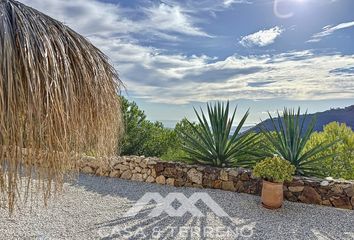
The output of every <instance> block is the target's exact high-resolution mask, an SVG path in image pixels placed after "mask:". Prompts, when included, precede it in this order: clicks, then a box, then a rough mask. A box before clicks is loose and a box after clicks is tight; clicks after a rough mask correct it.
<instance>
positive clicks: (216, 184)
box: [213, 180, 222, 189]
mask: <svg viewBox="0 0 354 240" xmlns="http://www.w3.org/2000/svg"><path fill="white" fill-rule="evenodd" d="M221 183H222V181H221V180H214V181H213V188H216V189H220V188H221Z"/></svg>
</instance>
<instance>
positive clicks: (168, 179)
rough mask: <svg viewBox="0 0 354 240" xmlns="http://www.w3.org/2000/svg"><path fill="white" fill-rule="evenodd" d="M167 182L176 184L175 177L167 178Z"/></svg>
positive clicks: (172, 184)
mask: <svg viewBox="0 0 354 240" xmlns="http://www.w3.org/2000/svg"><path fill="white" fill-rule="evenodd" d="M166 184H167V185H170V186H174V185H175V179H174V178H167V180H166Z"/></svg>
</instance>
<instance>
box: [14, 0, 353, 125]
mask: <svg viewBox="0 0 354 240" xmlns="http://www.w3.org/2000/svg"><path fill="white" fill-rule="evenodd" d="M20 2H22V3H24V4H26V5H29V6H31V7H34V8H36V9H37V10H39V11H41V12H44V13H46V14H47V15H49V16H51V17H53V18H55V19H58V20H60V21H62V22H64V23H65V24H66V25H67V26H69V27H71V28H72V29H74V30H75V31H77V32H78V33H80V34H82V35H83V36H85V37H86V38H88V39H89V40H90V41H91V42H92V43H93V44H94V45H95V46H97V47H98V48H100V49H101V50H102V51H103V52H104V53H105V54H106V55H107V56H108V57H109V59H110V61H111V63H112V64H113V65H114V66H115V68H116V69H117V71H118V72H119V74H120V78H121V80H122V81H123V82H124V84H125V90H123V94H124V95H125V96H127V98H128V99H130V100H132V101H135V102H137V104H138V105H139V106H140V107H141V108H142V109H143V110H144V111H145V113H146V115H147V116H148V118H149V119H150V120H159V121H162V122H164V123H165V125H166V126H168V127H170V126H172V125H173V124H174V123H175V122H176V121H179V120H180V119H182V118H183V117H187V118H189V119H191V120H195V119H196V118H195V115H194V112H193V107H196V108H199V107H203V108H204V107H205V105H206V103H207V102H212V101H217V100H220V101H226V100H229V101H230V103H231V105H232V107H235V106H238V118H237V119H240V118H241V117H242V115H243V114H244V113H245V112H246V111H247V109H249V108H250V113H251V114H250V117H249V118H248V120H247V124H254V123H258V122H259V121H260V120H264V119H266V118H267V111H269V112H271V113H273V112H275V111H276V110H281V109H283V107H298V106H300V107H301V109H302V110H303V111H305V110H308V111H309V112H318V111H323V110H328V109H330V108H337V107H345V106H349V105H353V104H354V44H353V43H354V12H353V9H354V1H353V0H219V1H218V0H199V1H198V0H180V1H177V0H164V1H158V0H135V1H133V0H75V1H67V0H20Z"/></svg>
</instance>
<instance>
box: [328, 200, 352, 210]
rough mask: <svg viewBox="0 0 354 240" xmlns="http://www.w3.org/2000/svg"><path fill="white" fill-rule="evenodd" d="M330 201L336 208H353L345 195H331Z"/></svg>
mask: <svg viewBox="0 0 354 240" xmlns="http://www.w3.org/2000/svg"><path fill="white" fill-rule="evenodd" d="M330 201H331V203H332V204H333V206H335V207H336V208H343V209H353V206H352V204H351V203H350V202H349V199H348V198H346V197H331V198H330Z"/></svg>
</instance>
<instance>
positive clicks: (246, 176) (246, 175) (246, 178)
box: [240, 172, 250, 181]
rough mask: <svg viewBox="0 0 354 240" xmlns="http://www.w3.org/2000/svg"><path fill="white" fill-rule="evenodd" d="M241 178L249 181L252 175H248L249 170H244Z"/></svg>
mask: <svg viewBox="0 0 354 240" xmlns="http://www.w3.org/2000/svg"><path fill="white" fill-rule="evenodd" d="M240 179H241V180H242V181H248V180H249V179H250V176H249V175H248V173H247V172H244V173H242V174H241V176H240Z"/></svg>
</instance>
